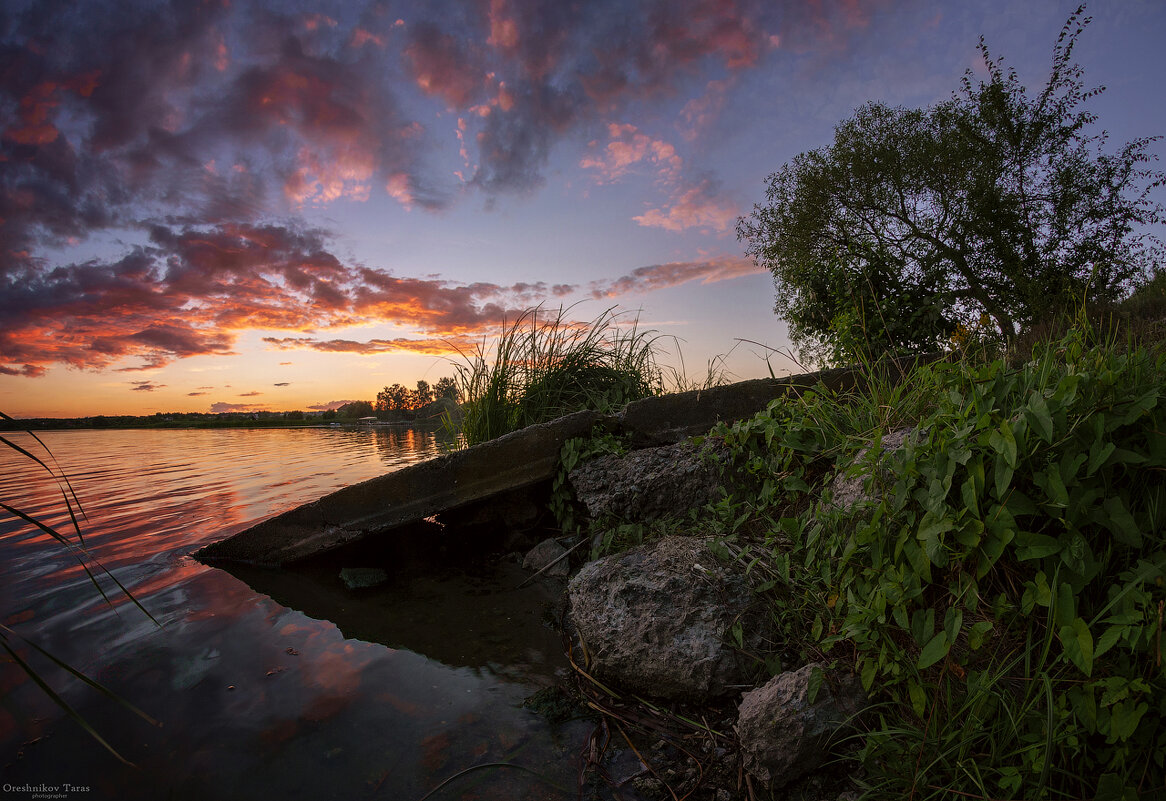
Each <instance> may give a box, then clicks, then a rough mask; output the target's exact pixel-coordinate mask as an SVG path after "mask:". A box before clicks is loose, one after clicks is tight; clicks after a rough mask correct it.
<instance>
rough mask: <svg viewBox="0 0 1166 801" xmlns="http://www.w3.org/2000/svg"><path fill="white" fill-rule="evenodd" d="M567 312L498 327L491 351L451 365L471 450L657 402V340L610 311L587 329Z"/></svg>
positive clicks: (538, 312) (532, 314)
mask: <svg viewBox="0 0 1166 801" xmlns="http://www.w3.org/2000/svg"><path fill="white" fill-rule="evenodd" d="M569 311H570V310H569V309H563V308H560V309H559V310H558V312H557V313H556V314H554V315H551V316H549V318H548V317H547V316H544V315H543V314H542V309H541V307H536V308H534V309H529V310H527V311H525V312H523V313H522V314H520V315H519V316H518V318H517V319H515V320H514V321H513V322H510V323H503V325H502V330H501V332H500V333H499V335H498V338H497V340H496V341H495V342H494V344H493V345H492V347H490V348H488V349H487V348H486V347H485V346H479V347H478V348H477V349H476V350H475V351H474V352H472V353H470V354H462V356H463V363H461V364H455V369H456V370H457V381H458V384H459V386H460V389H461V394H462V397H463V398H464V399H465V403H464V417H463V420H462V423H461V428H460V433H461V434H462V436H463V437H464V439H465V442H466V443H467V444H469V445H473V444H476V443H478V442H485V441H487V440H490V439H494V438H495V437H500V436H502V435H503V434H507V433H509V432H511V431H516V430H517V429H520V428H524V427H526V426H529V425H533V424H535V423H541V422H546V421H548V420H553V419H555V418H557V417H561V416H563V415H565V414H569V413H571V412H576V411H580V410H582V409H593V410H595V411H600V412H606V411H610V410H614V409H618V408H620V407H622V406H624V405H625V404H627V403H629V402H631V401H634V400H639V399H640V398H645V397H648V396H649V395H654V394H658V393H659V392H660V391H661V378H660V370H659V368H658V367H657V366H656V356H655V339H654V337H653V336H652V334H651V332H645V331H641V330H639V328H638V327H637V326H636V323H635V321H634V320H633V321H632V323H631V324H630V325H624V324H623V321H622V319H621V315H619V314H617V313H616V312H615V311H614V310H613V309H608V310H607V311H605V312H603V313H602V314H600V315H599V316H598V317H596V318H595V319H594V320H592V321H591V322H590V323H588V324H577V323H574V322H572V321H571V320H569V319H568V317H567V313H568V312H569Z"/></svg>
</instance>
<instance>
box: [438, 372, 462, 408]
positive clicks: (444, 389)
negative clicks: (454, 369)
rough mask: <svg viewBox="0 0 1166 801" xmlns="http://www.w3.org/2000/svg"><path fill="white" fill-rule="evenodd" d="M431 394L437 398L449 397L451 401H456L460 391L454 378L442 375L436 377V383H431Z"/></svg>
mask: <svg viewBox="0 0 1166 801" xmlns="http://www.w3.org/2000/svg"><path fill="white" fill-rule="evenodd" d="M433 394H434V395H436V396H437V397H439V398H449V399H450V400H451V401H454V402H457V400H458V397H459V396H460V395H461V392H459V391H458V386H457V381H456V380H455V379H453V378H451V377H449V376H444V377H443V378H439V379H437V383H436V384H434V385H433Z"/></svg>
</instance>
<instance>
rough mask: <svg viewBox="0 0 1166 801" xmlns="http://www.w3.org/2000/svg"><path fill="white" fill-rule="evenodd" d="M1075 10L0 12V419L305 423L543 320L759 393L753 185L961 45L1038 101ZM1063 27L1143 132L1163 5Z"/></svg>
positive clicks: (939, 64) (836, 1)
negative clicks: (622, 342) (748, 237)
mask: <svg viewBox="0 0 1166 801" xmlns="http://www.w3.org/2000/svg"><path fill="white" fill-rule="evenodd" d="M1074 7H1075V4H1074V3H1064V2H1047V1H1042V0H1026V1H1024V2H1021V1H1019V0H1018V1H1017V2H973V3H967V2H959V3H955V2H952V3H936V2H910V1H906V0H904V1H902V2H895V1H894V0H886V1H885V2H880V1H879V0H870V1H869V2H864V1H863V0H645V1H644V2H604V1H603V0H586V1H585V2H564V0H458V1H457V2H427V3H419V2H393V1H391V0H385V1H384V2H378V1H375V0H374V1H372V2H360V1H359V0H356V1H353V2H336V3H332V4H327V3H320V2H312V3H298V2H283V1H281V2H279V3H275V2H270V3H263V2H248V1H247V0H204V1H202V2H200V1H198V0H175V1H174V2H169V3H166V2H154V3H135V2H126V1H125V0H122V1H120V2H113V3H103V2H98V0H86V1H85V2H80V3H78V2H76V0H67V2H55V1H54V0H36V2H21V0H6V2H5V3H4V4H3V9H2V10H0V76H2V81H0V410H2V411H5V412H7V413H8V414H12V415H16V416H75V415H89V414H119V413H133V414H144V413H153V412H156V411H218V410H229V409H271V410H286V409H296V408H298V409H310V408H326V407H328V406H329V405H330V404H331V405H335V404H337V403H339V402H341V401H344V400H351V399H371V398H373V397H374V396H375V394H376V392H377V390H378V389H380V388H381V387H383V386H385V385H386V384H389V383H393V382H396V381H400V382H402V383H406V384H412V383H414V382H415V381H416V380H417V379H418V378H426V379H427V380H429V381H430V382H431V383H432V382H433V381H435V380H436V379H437V378H439V377H441V376H442V375H447V374H451V373H452V370H451V369H450V366H449V362H448V359H449V358H450V355H451V353H452V350H451V348H452V347H454V346H459V347H463V348H465V347H469V346H472V344H473V343H476V342H480V341H481V340H482V337H483V336H484V335H486V334H488V333H489V332H491V331H493V330H495V329H496V327H497V325H498V322H499V321H500V320H501V319H502V318H503V317H504V316H510V317H513V315H514V314H515V313H516V312H517V311H518V310H521V309H524V308H527V307H529V306H533V305H536V304H540V303H541V304H544V305H545V306H547V307H550V308H554V309H557V308H558V307H559V306H560V305H561V304H573V303H578V304H579V305H577V306H575V307H574V308H573V310H572V314H573V315H574V316H576V317H578V318H591V317H594V316H596V315H598V314H599V313H601V312H603V311H604V310H605V309H607V308H608V307H610V306H613V305H618V307H619V308H621V309H627V310H629V314H637V313H638V315H639V320H640V324H641V326H644V327H647V328H651V329H655V330H657V331H659V332H660V333H661V334H663V335H666V337H669V339H667V340H665V341H666V342H669V343H671V342H674V341H676V342H679V343H680V347H681V348H682V350H683V358H684V364H685V366H686V368H687V370H688V371H689V372H690V373H694V374H695V373H701V372H703V370H704V367H705V364H706V362H707V361H708V360H709V359H710V358H715V357H717V356H718V355H726V359H725V364H726V366H727V367H728V368H729V369H730V371H731V373H732V374H733V376H734V377H737V378H751V377H756V376H759V375H764V374H767V372H768V369H769V368H768V367H767V365H766V361H765V360H764V358H763V355H764V353H765V351H764V350H763V349H762V348H761V347H759V346H758V345H755V344H751V342H757V343H765V344H767V345H770V346H773V347H781V346H784V345H786V344H787V343H786V340H785V336H784V328H783V326H782V325H781V323H780V321H778V320H777V319H776V318H775V317H774V315H773V313H772V307H773V298H774V287H773V281H772V278H771V277H770V276H769V275H768V274H766V273H762V272H760V271H758V270H757V268H756V267H755V266H754V265H753V264H752V263H751V262H749V261H748V260H747V259H745V258H744V257H743V248H742V245H741V244H740V243H739V242H738V241H737V239H736V234H735V230H734V227H735V222H736V218H737V217H738V216H739V215H742V214H747V213H748V212H749V210H750V209H751V208H752V205H753V204H754V203H757V202H759V201H761V200H763V199H764V192H765V178H766V176H767V175H768V174H769V173H771V172H773V171H775V170H777V169H778V168H780V167H781V165H782V164H783V163H784V162H786V161H788V160H789V159H791V158H792V157H793V156H795V155H796V154H798V153H799V152H802V151H804V150H808V149H811V148H814V147H818V146H821V145H824V144H827V143H828V142H829V139H830V136H831V133H832V130H833V127H834V125H835V124H836V123H837V122H839V121H840V120H841V119H843V118H845V117H847V116H848V115H850V114H851V113H852V111H853V110H854V109H855V107H857V106H858V105H860V104H862V103H863V102H865V101H868V100H881V101H884V102H887V103H890V104H893V105H907V106H919V105H926V104H929V103H933V102H936V101H940V100H943V99H945V98H947V97H948V96H950V93H951V92H952V90H954V89H955V88H957V86H958V83H959V79H960V77H961V76H962V75H963V74H964V72H965V70H968V69H972V70H973V71H977V72H979V73H981V74H982V73H983V65H982V64H981V63H980V62H979V55H978V53H977V50H976V43H977V41H978V39H979V37H980V35H981V34H983V35H984V36H985V37H987V41H988V45H989V48H990V49H991V51H992V52H993V54H995V55H1002V56H1004V57H1005V59H1006V61H1007V63H1008V64H1010V65H1012V66H1014V67H1016V68H1017V70H1018V71H1019V73H1020V76H1021V79H1022V80H1023V81H1024V82H1025V83H1027V84H1028V85H1030V86H1032V87H1034V88H1036V87H1039V86H1040V85H1041V84H1042V82H1043V80H1044V79H1045V78H1046V77H1047V74H1048V70H1049V65H1050V59H1051V54H1052V47H1053V43H1054V41H1055V39H1056V36H1057V33H1058V31H1059V30H1060V27H1061V25H1062V24H1063V23H1064V21H1065V19H1066V18H1067V17H1068V15H1069V14H1070V13H1071V12H1072V11H1073V9H1074ZM1088 13H1089V14H1091V15H1092V16H1093V18H1094V21H1093V23H1092V25H1090V27H1089V28H1088V29H1087V31H1086V32H1085V34H1084V35H1083V37H1082V39H1081V41H1080V44H1079V47H1078V49H1077V51H1076V58H1077V61H1078V62H1079V63H1081V64H1082V66H1083V67H1084V68H1085V78H1086V81H1087V82H1088V83H1090V84H1103V85H1105V86H1106V87H1107V91H1106V92H1105V93H1104V94H1103V95H1101V96H1100V97H1098V98H1096V99H1095V100H1093V101H1091V106H1090V108H1092V109H1093V110H1094V111H1096V112H1097V114H1098V115H1099V118H1100V125H1101V126H1103V127H1105V128H1106V129H1108V130H1109V131H1110V133H1111V137H1112V139H1111V141H1112V142H1113V143H1114V144H1115V145H1116V144H1120V143H1122V142H1125V141H1128V140H1129V139H1133V138H1136V137H1141V136H1153V135H1159V134H1164V133H1166V110H1164V109H1166V103H1164V102H1163V100H1164V99H1166V98H1164V94H1163V90H1162V76H1164V75H1166V48H1164V47H1163V46H1162V42H1163V40H1164V37H1166V4H1163V3H1161V2H1157V1H1156V0H1154V1H1152V2H1137V0H1120V1H1118V0H1111V2H1097V3H1094V4H1092V6H1091V7H1090V8H1089V12H1088ZM1151 150H1152V151H1153V152H1154V153H1157V154H1163V153H1164V151H1166V149H1164V148H1163V147H1162V145H1161V143H1155V144H1154V145H1152V146H1151ZM672 338H674V339H672ZM740 340H746V342H741V341H740ZM750 341H751V342H750ZM455 358H456V357H455ZM671 360H672V361H673V362H675V363H676V364H677V366H679V362H678V360H677V359H676V357H675V354H674V353H673V354H672V356H671ZM771 363H772V367H773V368H774V369H775V370H776V371H778V372H789V371H790V370H791V369H796V368H792V367H791V365H790V364H789V363H787V362H785V361H783V360H782V359H771Z"/></svg>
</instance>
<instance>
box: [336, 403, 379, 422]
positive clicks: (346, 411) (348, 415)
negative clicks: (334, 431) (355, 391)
mask: <svg viewBox="0 0 1166 801" xmlns="http://www.w3.org/2000/svg"><path fill="white" fill-rule="evenodd" d="M373 412H374V409H373V406H372V404H371V403H370V402H369V401H353V402H352V403H346V404H344V405H343V406H341V407H340V408H339V409H337V410H336V414H337V415H339V416H340V417H343V418H345V419H347V420H356V419H359V418H361V417H371V416H372V415H373Z"/></svg>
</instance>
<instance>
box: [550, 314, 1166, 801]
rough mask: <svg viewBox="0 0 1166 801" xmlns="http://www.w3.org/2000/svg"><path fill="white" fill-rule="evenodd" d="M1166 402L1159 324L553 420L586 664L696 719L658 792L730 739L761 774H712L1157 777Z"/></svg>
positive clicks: (1143, 781)
mask: <svg viewBox="0 0 1166 801" xmlns="http://www.w3.org/2000/svg"><path fill="white" fill-rule="evenodd" d="M1164 406H1166V358H1164V357H1163V356H1162V355H1161V353H1160V351H1159V352H1150V351H1146V350H1142V349H1136V348H1133V347H1131V346H1128V345H1127V344H1126V343H1115V342H1113V341H1108V342H1098V341H1097V340H1096V338H1095V336H1094V334H1093V333H1092V332H1091V331H1088V330H1084V331H1077V332H1074V333H1071V334H1069V335H1068V336H1066V337H1065V338H1064V339H1061V340H1059V341H1056V342H1052V343H1048V344H1045V345H1041V346H1038V347H1037V349H1036V351H1034V355H1033V358H1032V359H1031V360H1029V361H1027V362H1025V363H1023V364H1019V365H1017V366H1008V365H1005V364H1004V363H1002V362H999V361H996V362H990V363H983V362H979V363H976V362H961V363H950V362H939V363H935V364H930V365H918V366H915V367H912V368H910V369H908V370H905V371H903V372H902V373H900V374H894V373H884V374H883V375H874V376H869V380H867V381H865V382H862V385H861V389H859V390H856V391H853V392H841V393H840V392H835V391H830V390H828V389H825V388H823V389H821V390H819V391H812V392H807V393H802V394H800V395H798V396H793V395H787V396H785V397H783V398H782V399H780V400H777V401H775V402H773V403H771V404H770V405H769V406H768V408H767V409H766V410H765V411H764V412H762V413H760V414H758V415H756V416H754V417H752V418H749V419H746V420H742V421H740V422H736V423H732V424H723V425H719V426H717V427H715V428H713V429H712V430H711V431H709V432H708V433H707V434H706V435H705V436H702V437H696V438H694V439H693V440H691V441H690V442H689V443H687V445H684V446H682V447H681V448H679V449H678V448H676V447H672V446H669V447H657V448H649V449H643V448H637V447H635V446H634V445H633V444H632V443H630V442H629V441H628V440H627V439H626V438H623V437H620V436H619V435H615V436H612V435H611V434H607V433H603V434H600V435H598V436H594V437H591V438H589V439H586V440H579V441H575V442H572V443H568V446H567V447H566V448H564V454H565V455H566V458H565V462H566V464H565V465H564V471H563V472H564V474H565V475H564V480H563V481H562V482H560V484H559V486H560V498H559V500H558V503H559V505H560V508H562V509H565V510H567V514H565V515H563V517H564V519H566V520H567V526H566V529H567V530H568V531H574V532H576V537H578V538H579V540H580V541H581V542H585V543H589V544H590V546H591V553H590V554H589V555H588V557H587V558H586V559H585V560H580V561H582V562H583V564H579V565H577V567H576V571H575V573H574V575H573V577H572V578H571V580H570V584H569V595H570V610H571V613H570V620H571V623H572V625H573V627H574V629H573V631H574V632H575V634H576V638H577V639H576V643H577V648H578V649H579V657H578V658H579V661H578V668H579V671H578V673H579V675H580V677H581V679H580V686H581V688H583V692H584V693H595V692H597V689H596V688H597V687H599V688H603V690H600V691H598V692H600V693H601V694H608V695H610V696H612V697H614V698H615V699H616V701H617V703H615V704H613V705H611V707H610V708H609V715H612V716H614V719H616V720H618V719H620V717H621V716H623V717H627V716H628V709H629V708H639V709H644V708H646V709H652V708H657V709H659V708H664V709H667V710H669V711H670V720H671V721H672V725H673V726H675V725H676V720H677V719H680V720H686V721H688V726H687V733H686V735H685V736H687V737H689V738H690V739H691V740H692V741H693V742H696V741H700V742H708V743H710V749H711V750H709V751H708V755H709V756H708V759H707V761H702V760H703V757H702V758H696V757H695V756H694V759H696V768H697V769H696V770H695V771H692V774H693V775H692V776H689V777H687V778H685V774H683V773H682V774H679V775H680V776H681V778H679V779H678V780H677V781H676V782H675V783H670V784H668V786H667V787H665V788H663V790H664V792H662V793H661V795H660V797H661V798H664V797H670V795H669V793H675V794H678V795H679V794H683V793H685V792H691V791H696V790H697V788H698V787H699V786H700V785H701V779H700V777H704V776H708V775H712V774H717V773H718V772H719V774H721V775H725V774H729V775H732V773H733V772H732V771H731V770H728V769H727V767H726V766H725V765H723V764H722V763H723V761H724V760H725V759H726V758H728V759H730V760H735V765H736V767H737V768H738V770H739V771H740V774H739V775H747V776H752V777H753V782H754V785H755V786H752V787H751V788H750V789H749V792H748V795H744V794H743V793H744V790H743V788H744V785H741V784H739V783H738V785H737V786H736V787H723V786H722V787H713V788H711V790H712V791H713V795H709V796H708V797H710V798H712V797H716V795H715V793H716V792H720V791H724V792H725V793H742V795H740V796H736V795H732V796H727V797H751V798H752V797H763V794H762V790H761V789H760V788H764V792H767V793H769V794H770V797H772V798H776V799H786V798H808V797H812V798H831V799H833V798H836V797H841V796H843V795H845V796H846V797H851V796H849V795H847V794H849V793H852V792H853V793H859V792H861V793H862V794H863V797H867V798H902V797H907V796H908V795H912V794H914V795H915V796H916V797H919V798H945V797H949V796H950V794H957V795H961V796H964V797H982V798H987V797H1009V798H1020V797H1023V798H1036V797H1042V798H1043V797H1063V798H1093V797H1097V798H1101V797H1113V798H1127V797H1128V798H1134V797H1142V798H1145V797H1159V796H1161V795H1163V794H1166V783H1164V782H1166V779H1164V775H1166V766H1164V765H1163V760H1162V756H1161V755H1162V754H1163V753H1166V734H1164V731H1166V726H1164V725H1163V722H1164V719H1166V669H1164V668H1163V661H1164V656H1166V654H1164V651H1163V645H1162V625H1163V624H1162V608H1163V605H1164V604H1166V589H1164V587H1163V584H1164V580H1166V536H1164V531H1166V481H1164V479H1163V475H1164V474H1166V433H1164V432H1166V408H1164ZM678 541H679V542H685V543H689V544H688V545H685V546H683V547H680V546H678V545H677V544H676V543H677V542H678ZM677 610H683V612H682V614H680V615H678V614H677ZM700 698H707V699H723V698H729V699H731V702H730V708H732V707H736V709H735V710H733V709H731V711H730V712H728V713H726V711H725V702H724V701H722V700H716V701H715V703H712V704H710V705H709V706H708V711H707V714H702V712H701V708H700V706H699V705H698V706H697V707H696V708H693V706H692V703H693V700H694V699H700ZM641 699H642V700H641ZM590 703H591V704H592V705H593V706H600V704H599V702H598V701H596V699H594V698H591V700H590ZM759 705H760V706H759ZM860 710H865V711H860ZM710 721H716V723H714V725H710ZM823 721H830V722H832V724H833V726H834V731H829V732H827V731H824V730H823V729H822V723H823ZM714 730H715V731H714ZM791 733H792V734H793V735H795V736H794V737H793V738H792V739H790V735H791ZM713 743H715V744H716V745H715V746H713V745H711V744H713ZM718 749H719V751H720V755H719V756H714V755H715V754H717V752H718ZM692 753H693V754H694V755H698V754H703V753H705V752H699V751H696V750H693V751H692ZM823 762H826V763H828V765H829V767H828V768H827V769H826V773H824V774H816V773H815V772H814V770H813V767H814V765H816V764H821V763H823ZM973 764H974V765H975V771H969V770H968V766H969V765H973ZM718 766H719V768H718ZM840 776H842V777H845V778H846V781H845V782H844V784H845V785H848V786H843V787H839V786H838V785H837V784H836V783H833V784H829V785H828V790H827V791H826V792H825V793H821V792H819V790H813V791H809V790H807V786H806V784H805V783H806V782H810V783H811V784H813V786H815V787H819V789H821V785H820V784H814V783H815V782H818V781H819V777H823V778H824V777H831V778H834V779H836V778H838V777H840ZM701 792H704V791H703V790H701V791H698V794H697V795H694V796H692V797H694V798H697V797H704V796H703V795H700V794H699V793H701ZM807 792H811V795H806V793H807ZM840 794H841V795H840Z"/></svg>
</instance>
